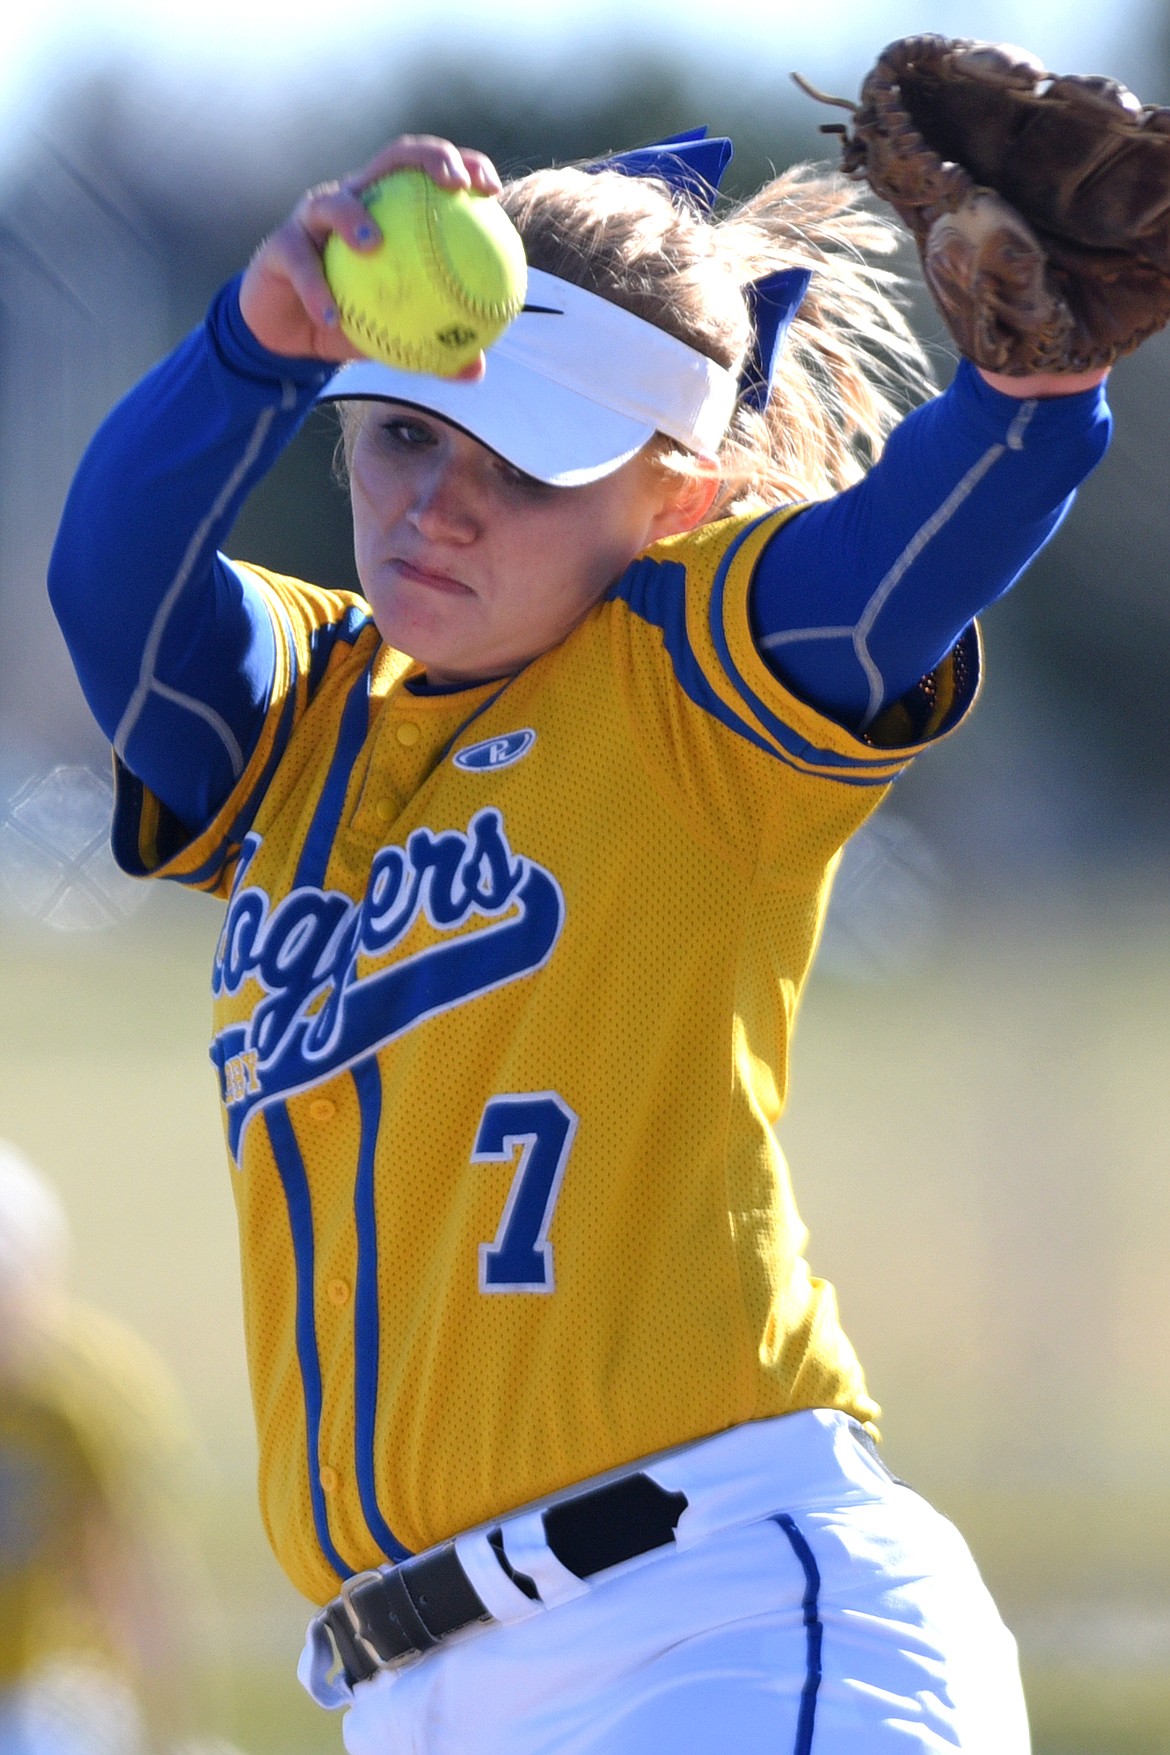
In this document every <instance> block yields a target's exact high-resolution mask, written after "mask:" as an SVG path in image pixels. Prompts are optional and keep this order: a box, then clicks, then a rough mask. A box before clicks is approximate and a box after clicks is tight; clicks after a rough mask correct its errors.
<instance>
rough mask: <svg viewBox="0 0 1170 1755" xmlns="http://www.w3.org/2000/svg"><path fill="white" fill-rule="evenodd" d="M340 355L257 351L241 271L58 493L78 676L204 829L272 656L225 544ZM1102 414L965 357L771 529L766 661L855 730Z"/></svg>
mask: <svg viewBox="0 0 1170 1755" xmlns="http://www.w3.org/2000/svg"><path fill="white" fill-rule="evenodd" d="M329 375H330V368H329V367H328V366H325V365H322V364H321V363H320V362H318V361H311V360H290V359H285V358H282V357H280V356H277V355H274V354H271V353H268V352H267V351H266V350H265V349H263V348H262V347H260V346H259V344H258V343H257V342H256V341H255V339H254V338H253V337H252V335H251V334H250V332H249V331H248V329H247V327H246V325H245V324H244V322H243V318H242V317H241V315H240V310H239V302H238V282H232V283H230V284H229V285H228V286H227V287H225V288H224V289H223V290H222V292H221V293H220V294H219V295H218V296H217V298H216V300H215V301H214V303H213V305H212V307H211V310H210V312H209V314H208V318H207V321H206V323H205V324H204V325H203V326H202V327H201V328H200V329H198V330H196V331H195V332H194V334H193V335H191V336H189V337H188V338H187V340H186V341H184V342H182V343H181V344H180V346H179V347H178V348H176V349H175V351H174V352H173V353H172V354H170V355H169V356H168V357H167V358H166V359H165V360H163V361H162V362H161V364H160V365H158V366H156V367H155V369H154V370H153V371H152V372H151V373H149V374H148V375H147V377H146V378H144V379H143V380H142V381H141V383H139V384H138V385H137V386H136V387H135V388H134V389H133V390H131V391H130V393H129V394H128V395H127V396H126V397H125V398H124V399H123V400H122V402H120V403H119V404H118V406H117V407H116V408H115V409H114V411H113V412H112V413H111V415H110V416H109V417H108V419H107V420H106V421H105V422H104V423H103V425H102V426H101V428H100V429H99V430H98V432H97V434H96V435H95V437H94V439H93V440H92V442H91V444H90V446H89V448H88V450H87V452H86V454H85V456H84V458H83V459H82V462H81V465H80V466H79V469H78V471H77V475H76V477H75V480H74V483H73V486H72V489H71V491H70V494H69V497H68V500H67V502H66V506H65V511H64V514H63V517H62V521H61V527H60V531H59V533H58V538H57V543H56V547H55V549H54V553H53V558H52V562H51V565H50V575H49V588H50V595H51V599H52V603H53V607H54V609H55V611H56V614H57V617H58V620H59V621H60V624H61V627H62V630H63V632H64V635H65V638H66V641H67V642H68V644H69V647H70V650H71V653H72V656H73V660H74V664H75V666H76V669H77V673H78V677H79V679H80V682H81V686H82V688H83V690H84V692H85V695H86V698H87V700H88V702H89V705H90V707H91V710H92V711H93V713H94V716H95V718H96V719H97V721H98V723H99V724H100V726H101V727H102V730H103V731H104V732H105V734H106V736H107V737H109V739H110V741H111V742H112V743H113V745H114V747H115V749H116V750H117V752H118V754H119V755H120V756H121V758H122V759H123V761H124V762H125V763H126V765H127V766H128V767H129V768H130V769H131V770H132V771H133V772H134V773H135V774H137V775H138V777H139V778H140V779H141V780H142V781H144V782H145V783H146V784H147V785H148V786H149V787H150V788H151V790H152V791H154V792H155V793H156V794H157V795H158V797H159V798H161V799H162V800H163V802H164V803H165V804H166V805H167V807H168V808H169V809H170V810H171V811H172V812H173V813H174V814H175V815H176V816H177V817H178V818H179V820H180V821H181V822H183V823H184V824H185V825H186V826H187V827H188V829H190V830H191V832H192V833H195V832H198V831H199V830H200V829H201V828H203V827H204V826H205V825H206V824H207V823H208V822H209V821H210V820H211V818H212V817H213V816H214V815H215V813H216V811H217V810H218V809H219V807H220V806H221V805H222V803H223V802H224V800H225V799H226V798H227V796H228V795H229V793H230V792H231V790H232V788H233V786H234V784H235V782H236V780H237V779H238V778H239V776H240V774H241V772H242V771H243V766H244V764H245V762H246V760H247V756H248V754H249V752H250V750H251V749H252V748H253V746H254V744H255V742H256V740H257V739H258V737H259V734H260V730H261V726H262V723H263V718H264V713H265V710H266V707H267V702H268V695H269V689H270V686H271V679H272V675H273V668H274V663H275V646H274V639H273V634H272V628H271V624H270V622H269V618H268V615H267V612H266V611H265V609H264V606H263V604H262V603H261V602H260V599H259V596H258V593H257V591H256V589H255V587H254V585H252V584H251V583H250V582H249V580H248V576H247V574H246V573H243V572H240V571H238V570H237V569H236V568H235V567H234V566H233V565H232V563H231V562H230V561H229V560H227V559H226V558H225V557H224V556H223V555H222V554H221V553H220V552H219V549H220V545H221V543H223V542H224V541H225V540H226V538H227V535H228V532H229V531H230V529H231V526H232V523H233V522H234V520H235V517H236V515H237V513H238V511H239V509H240V506H241V505H242V503H243V501H244V499H245V498H246V497H247V494H248V493H249V491H250V490H251V489H252V488H253V487H254V486H255V485H256V483H257V482H258V481H259V480H260V479H261V478H262V477H263V475H264V474H265V473H266V472H267V470H268V469H270V468H271V467H272V465H273V463H274V462H275V461H276V458H277V457H278V456H279V454H280V452H281V451H282V450H283V449H284V447H285V445H287V444H288V442H289V441H290V439H291V438H292V437H293V435H294V434H295V432H296V431H297V429H298V427H299V426H300V425H301V423H302V421H303V420H304V418H305V416H306V414H307V413H308V411H309V409H310V408H311V407H312V404H313V400H314V398H315V396H316V393H317V391H318V390H319V389H320V387H321V385H322V384H323V383H324V382H325V381H326V379H327V378H328V377H329ZM1109 431H1110V417H1109V412H1108V408H1107V406H1106V404H1105V400H1104V396H1103V394H1102V393H1101V392H1100V391H1088V392H1085V393H1083V394H1080V395H1076V396H1068V397H1060V398H1053V399H1051V400H1046V401H1040V402H1037V401H1032V402H1020V401H1018V400H1016V399H1014V398H1011V397H1007V396H1003V395H1000V394H999V393H998V392H996V391H994V390H992V389H991V388H990V386H988V385H987V384H986V383H985V382H984V381H983V379H982V378H981V377H980V376H979V374H978V373H977V372H975V371H974V370H973V369H972V368H971V367H969V366H967V365H965V364H964V365H963V366H961V367H960V370H959V372H958V374H957V375H956V378H955V381H954V383H953V384H952V385H951V387H950V388H949V389H948V390H947V391H945V392H944V393H943V394H942V395H941V396H939V397H937V398H935V399H933V400H932V401H930V402H928V403H926V404H924V405H923V406H922V407H921V408H918V409H916V410H914V411H913V413H911V414H909V415H908V416H907V417H906V418H905V420H903V421H902V423H901V424H900V426H899V427H898V428H897V429H896V430H895V432H894V433H893V434H892V435H891V437H890V439H889V441H888V444H887V446H886V449H885V451H884V452H883V455H882V457H881V458H880V460H879V461H878V463H877V464H876V465H875V466H874V468H873V469H872V470H870V472H869V473H868V475H867V476H866V477H865V479H864V480H863V481H861V482H859V483H858V484H857V485H856V486H855V487H853V488H851V489H849V490H848V491H847V492H846V493H843V494H839V495H837V496H836V497H835V498H833V499H830V500H826V501H822V502H818V503H816V504H814V505H811V506H809V507H807V508H806V509H805V510H803V511H802V512H801V513H800V515H799V516H798V517H796V518H794V519H792V520H791V521H790V522H789V523H787V524H786V525H785V526H784V527H783V528H782V529H781V530H780V531H779V532H778V533H777V535H776V536H775V537H774V538H773V540H772V542H771V543H770V544H769V546H768V548H767V550H766V551H765V553H764V555H763V557H762V559H761V561H760V563H759V565H758V567H757V571H756V576H755V579H754V581H753V601H752V618H753V629H754V632H755V636H756V640H757V643H758V645H759V647H760V650H761V651H762V653H763V655H764V657H765V658H766V660H767V662H768V663H769V664H770V666H771V667H772V668H773V669H774V670H775V672H776V673H777V675H778V676H779V677H780V678H781V680H782V681H783V682H784V683H785V684H786V685H787V686H788V687H789V688H791V689H792V690H793V691H794V692H795V693H797V694H798V695H800V696H801V698H802V699H804V700H806V701H808V702H809V703H810V704H812V705H813V706H815V707H817V708H819V709H820V710H821V711H822V712H824V713H825V714H827V715H828V716H829V717H831V718H833V719H835V720H837V721H838V722H839V723H841V724H843V725H846V726H847V727H849V728H850V729H851V730H863V729H864V727H865V726H866V725H867V724H868V723H869V722H870V721H871V720H872V719H873V718H874V717H875V716H876V715H877V714H878V713H879V712H880V711H881V709H882V707H883V706H885V705H887V704H888V703H889V702H891V701H894V700H897V699H898V698H899V697H900V696H901V695H903V694H904V693H905V692H906V691H907V690H908V689H910V688H911V687H913V685H914V684H915V683H916V682H917V681H918V680H919V678H920V677H922V676H923V675H925V674H926V673H927V672H928V671H929V670H930V669H931V668H932V667H933V666H934V665H935V664H937V663H938V662H939V660H940V659H941V658H942V657H943V656H944V655H945V654H946V652H948V651H949V649H950V648H951V646H952V645H953V644H954V642H955V640H956V639H957V638H958V636H959V635H960V634H961V633H962V631H963V629H964V628H965V627H966V626H967V625H968V624H969V622H970V621H971V620H972V618H973V617H974V616H975V615H976V614H978V613H979V611H980V610H982V609H984V608H985V607H986V606H987V605H988V604H989V603H991V602H993V601H994V600H995V599H996V598H997V597H999V596H1000V595H1002V593H1003V592H1004V591H1006V590H1007V588H1008V587H1009V585H1010V584H1011V583H1012V581H1013V580H1014V579H1015V578H1016V577H1017V576H1018V574H1019V573H1020V572H1021V571H1022V569H1023V568H1024V567H1025V566H1026V565H1027V563H1028V561H1029V560H1030V559H1031V558H1032V557H1033V556H1034V555H1035V554H1036V553H1037V552H1038V550H1039V549H1040V548H1041V547H1042V546H1043V544H1044V543H1045V542H1046V541H1047V540H1048V538H1049V537H1050V536H1051V534H1052V532H1053V531H1054V530H1055V529H1056V527H1057V525H1058V524H1059V522H1060V520H1061V519H1062V517H1063V516H1064V514H1065V512H1066V510H1067V508H1068V505H1069V503H1070V500H1071V496H1072V494H1073V492H1074V490H1075V488H1076V486H1077V485H1078V483H1079V482H1080V481H1081V480H1083V478H1084V477H1085V476H1086V475H1087V474H1088V473H1089V471H1090V470H1091V469H1092V468H1093V466H1094V465H1095V464H1096V463H1097V462H1098V461H1099V459H1100V458H1101V456H1102V455H1103V454H1104V451H1105V448H1106V446H1107V444H1108V439H1109Z"/></svg>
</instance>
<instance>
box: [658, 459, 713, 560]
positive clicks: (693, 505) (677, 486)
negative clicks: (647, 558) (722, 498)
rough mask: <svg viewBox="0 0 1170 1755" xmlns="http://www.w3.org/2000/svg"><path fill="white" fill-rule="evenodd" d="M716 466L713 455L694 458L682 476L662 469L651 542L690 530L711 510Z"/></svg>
mask: <svg viewBox="0 0 1170 1755" xmlns="http://www.w3.org/2000/svg"><path fill="white" fill-rule="evenodd" d="M719 483H720V476H719V465H718V464H717V463H716V462H715V461H714V459H713V458H696V460H695V467H694V468H693V469H689V470H688V471H687V473H686V474H685V475H676V474H674V473H673V472H671V473H669V474H668V473H666V472H665V471H664V472H663V486H664V496H663V502H662V505H661V507H660V509H659V511H658V512H657V513H656V515H655V517H654V521H653V534H652V536H651V539H650V540H651V541H652V542H660V541H661V540H662V538H663V537H664V536H679V535H681V534H682V532H683V531H684V530H694V529H695V527H696V526H697V525H699V524H701V523H702V522H703V519H704V518H705V517H706V516H707V513H708V512H709V511H710V510H711V507H712V505H713V503H714V500H715V496H716V494H717V493H718V492H719Z"/></svg>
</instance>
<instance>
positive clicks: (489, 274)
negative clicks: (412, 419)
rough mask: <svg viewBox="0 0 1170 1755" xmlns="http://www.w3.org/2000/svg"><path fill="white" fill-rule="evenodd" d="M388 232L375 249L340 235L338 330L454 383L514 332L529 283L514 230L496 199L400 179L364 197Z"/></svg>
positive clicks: (336, 245)
mask: <svg viewBox="0 0 1170 1755" xmlns="http://www.w3.org/2000/svg"><path fill="white" fill-rule="evenodd" d="M362 199H363V201H364V202H365V204H366V206H367V207H368V208H369V210H370V213H371V215H372V217H373V218H374V219H375V220H376V221H377V224H378V227H379V229H380V230H381V233H382V243H381V244H380V245H379V246H378V248H377V249H376V250H373V251H357V250H352V249H351V248H350V247H349V245H348V244H347V243H345V241H344V240H343V239H342V238H340V237H338V236H337V235H336V234H334V235H333V236H332V237H331V238H330V239H329V240H328V242H327V243H326V245H325V257H324V260H325V277H326V279H327V280H328V282H329V286H330V290H331V291H332V293H333V296H334V298H335V299H336V301H337V312H338V317H339V319H340V323H341V328H342V331H343V332H344V334H345V335H346V336H347V337H348V339H349V340H350V341H351V342H352V343H353V345H354V346H355V347H356V348H358V349H359V350H360V351H361V352H362V353H364V354H368V355H369V356H370V357H371V358H372V359H378V360H382V361H384V362H385V363H386V364H387V365H391V366H397V367H399V368H400V369H404V370H406V371H411V372H431V373H434V374H436V375H437V376H439V377H444V378H451V377H454V376H455V375H456V374H457V373H458V372H460V371H462V369H463V368H464V367H465V366H468V365H470V364H471V363H472V361H473V360H475V358H476V357H477V356H478V354H479V353H480V352H482V350H483V349H484V348H486V347H489V346H490V345H491V343H492V342H493V341H495V340H496V339H497V337H498V336H499V335H501V334H502V333H503V331H504V330H505V329H506V328H507V326H508V324H509V323H510V322H511V321H512V319H513V317H515V316H516V315H517V313H518V312H519V310H520V308H521V306H522V305H523V303H524V293H525V288H526V285H527V279H528V269H527V264H526V263H525V260H524V246H523V244H522V243H521V241H520V235H519V233H518V232H517V230H516V228H515V226H514V225H513V224H512V222H511V220H510V219H509V218H508V216H507V214H506V213H505V212H504V210H503V208H502V207H501V206H500V204H499V202H498V201H496V200H494V199H492V198H491V197H490V196H486V195H477V194H474V193H471V192H469V191H467V190H463V189H440V188H439V186H438V185H437V184H436V183H433V182H432V181H431V179H430V178H429V177H428V176H426V175H425V174H424V173H423V172H422V171H415V170H402V171H394V172H392V173H391V174H390V176H388V177H383V178H382V180H381V182H378V183H374V184H372V185H371V187H370V188H369V189H367V190H366V191H365V193H364V195H363V196H362Z"/></svg>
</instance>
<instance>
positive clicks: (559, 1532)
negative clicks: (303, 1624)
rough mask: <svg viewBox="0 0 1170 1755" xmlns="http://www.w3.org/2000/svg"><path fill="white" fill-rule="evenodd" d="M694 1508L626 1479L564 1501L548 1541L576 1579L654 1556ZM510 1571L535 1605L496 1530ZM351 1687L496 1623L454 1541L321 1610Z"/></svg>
mask: <svg viewBox="0 0 1170 1755" xmlns="http://www.w3.org/2000/svg"><path fill="white" fill-rule="evenodd" d="M686 1508H687V1497H686V1494H685V1493H670V1492H668V1491H667V1489H666V1488H665V1487H660V1486H659V1485H658V1483H657V1481H652V1480H651V1479H650V1476H649V1475H644V1474H633V1475H623V1476H622V1478H621V1479H620V1480H618V1481H611V1482H609V1483H608V1485H607V1486H604V1487H594V1488H591V1489H590V1490H589V1491H588V1492H586V1493H577V1494H575V1495H574V1496H573V1497H572V1498H569V1499H562V1500H558V1502H557V1503H556V1504H555V1505H550V1506H548V1507H547V1509H546V1510H545V1511H544V1512H543V1513H542V1514H541V1521H542V1523H543V1524H544V1534H545V1540H546V1541H547V1542H548V1545H549V1548H550V1549H551V1550H552V1552H553V1554H555V1555H556V1558H557V1559H558V1560H559V1561H560V1562H561V1565H562V1566H564V1567H567V1569H568V1570H569V1571H570V1572H572V1573H574V1574H575V1575H576V1577H577V1578H592V1577H593V1574H594V1573H595V1572H604V1571H605V1570H606V1568H607V1567H609V1566H619V1565H620V1564H621V1562H622V1561H623V1560H633V1559H634V1558H635V1557H636V1556H637V1555H638V1554H648V1553H650V1551H651V1550H652V1549H653V1548H663V1547H665V1546H666V1545H667V1544H668V1543H670V1542H673V1541H674V1532H675V1526H676V1525H677V1523H678V1520H679V1518H680V1517H681V1516H682V1514H683V1512H684V1511H685V1510H686ZM487 1539H488V1541H489V1542H490V1544H491V1546H492V1548H493V1549H494V1550H495V1553H496V1557H497V1559H498V1560H499V1562H500V1567H501V1569H502V1570H503V1571H504V1572H505V1573H506V1574H507V1576H508V1577H509V1578H510V1579H511V1580H512V1582H513V1584H515V1585H516V1586H517V1588H518V1589H519V1590H521V1591H523V1592H524V1595H525V1596H526V1597H529V1598H531V1600H532V1601H533V1602H539V1601H540V1592H539V1591H538V1590H537V1588H536V1584H535V1581H534V1580H533V1579H531V1578H529V1577H528V1576H527V1574H525V1573H523V1572H517V1571H515V1569H514V1568H513V1567H512V1566H511V1565H510V1564H509V1561H508V1557H507V1555H506V1554H505V1552H504V1537H503V1531H502V1529H494V1530H492V1531H490V1532H489V1534H488V1538H487ZM322 1619H323V1621H324V1623H325V1625H326V1627H327V1628H328V1629H329V1633H330V1636H331V1637H332V1640H333V1643H334V1645H335V1647H336V1648H337V1656H338V1658H339V1659H340V1661H341V1664H342V1667H343V1669H344V1670H345V1674H346V1678H347V1680H348V1681H349V1683H350V1685H351V1686H352V1685H353V1684H354V1683H355V1682H366V1681H368V1680H369V1678H370V1677H371V1676H373V1675H376V1674H377V1672H378V1671H379V1670H380V1669H384V1668H385V1667H386V1666H387V1665H388V1664H392V1663H394V1662H395V1661H396V1660H397V1659H399V1658H403V1657H407V1656H409V1655H410V1654H411V1653H412V1652H423V1651H429V1650H430V1649H431V1647H432V1646H434V1645H438V1643H439V1641H440V1640H441V1639H445V1638H446V1637H447V1636H448V1634H451V1633H455V1632H457V1631H458V1630H459V1628H461V1627H470V1626H471V1625H472V1623H473V1622H476V1621H491V1620H493V1619H494V1617H493V1616H492V1615H491V1614H490V1613H489V1612H488V1610H487V1609H486V1608H485V1607H484V1605H483V1603H482V1601H481V1600H480V1597H479V1594H478V1592H477V1591H476V1589H475V1587H474V1585H473V1584H472V1582H471V1580H470V1579H469V1578H468V1576H467V1573H466V1572H465V1571H464V1569H463V1563H462V1561H461V1560H460V1558H459V1556H458V1554H457V1553H456V1552H455V1544H454V1543H453V1542H444V1543H443V1544H442V1546H441V1547H438V1548H428V1549H427V1550H426V1552H425V1553H422V1554H414V1555H412V1556H411V1557H410V1559H408V1560H402V1561H400V1562H399V1564H398V1565H397V1566H384V1567H381V1568H379V1569H378V1570H377V1571H375V1572H359V1573H358V1574H357V1575H356V1576H355V1577H354V1578H350V1579H347V1580H346V1582H345V1584H344V1585H343V1586H342V1591H341V1595H340V1596H339V1597H335V1598H334V1599H333V1601H332V1602H331V1603H330V1604H329V1605H328V1607H327V1608H326V1609H325V1610H324V1611H323V1613H322Z"/></svg>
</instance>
